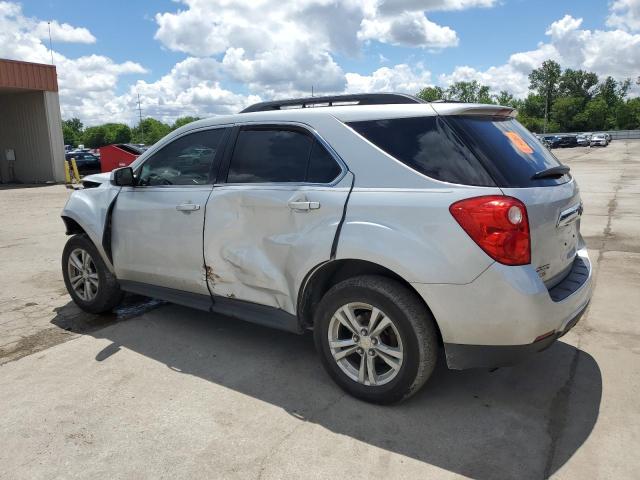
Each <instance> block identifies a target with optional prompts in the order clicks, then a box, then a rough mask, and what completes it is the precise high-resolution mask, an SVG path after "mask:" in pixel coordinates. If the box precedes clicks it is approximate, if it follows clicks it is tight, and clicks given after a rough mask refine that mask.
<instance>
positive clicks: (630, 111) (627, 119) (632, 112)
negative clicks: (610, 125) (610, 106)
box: [616, 97, 640, 130]
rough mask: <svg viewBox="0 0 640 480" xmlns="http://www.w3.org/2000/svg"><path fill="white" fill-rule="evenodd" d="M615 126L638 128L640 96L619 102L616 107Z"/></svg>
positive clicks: (629, 128)
mask: <svg viewBox="0 0 640 480" xmlns="http://www.w3.org/2000/svg"><path fill="white" fill-rule="evenodd" d="M616 128H619V129H622V130H633V129H636V128H640V97H636V98H632V99H629V100H627V101H626V103H621V104H620V105H619V106H618V108H617V109H616Z"/></svg>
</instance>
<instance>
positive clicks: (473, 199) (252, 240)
mask: <svg viewBox="0 0 640 480" xmlns="http://www.w3.org/2000/svg"><path fill="white" fill-rule="evenodd" d="M310 107H316V108H310ZM514 115H515V112H514V111H513V109H511V108H506V107H500V106H494V105H475V104H462V103H424V102H422V101H420V100H418V99H416V98H414V97H410V96H405V95H398V94H375V95H373V94H372V95H351V96H338V97H322V98H318V97H314V98H310V99H296V100H287V101H282V102H267V103H261V104H257V105H253V106H251V107H249V108H247V109H246V110H244V111H243V112H241V113H240V114H237V115H230V116H220V117H215V118H211V119H207V120H201V121H198V122H195V123H191V124H189V125H187V126H185V127H182V128H181V129H179V130H176V131H175V132H173V133H171V134H170V135H168V136H167V137H165V138H164V139H163V140H161V141H160V142H158V143H157V144H156V145H154V146H153V147H151V148H150V149H149V150H147V151H146V152H145V153H144V154H143V155H141V156H140V157H139V158H138V159H137V160H136V161H135V162H134V163H133V164H132V165H131V166H130V167H126V168H121V169H118V170H115V171H113V172H112V173H111V174H110V175H109V174H101V175H94V176H91V177H87V178H86V179H85V188H84V189H83V190H79V191H76V192H74V193H73V194H72V195H71V197H70V199H69V201H68V203H67V205H66V207H65V208H64V211H63V213H62V218H63V220H64V222H65V224H66V228H67V234H69V235H73V236H72V237H71V238H70V239H69V241H68V242H67V245H66V247H65V249H64V252H63V255H62V268H63V273H64V280H65V283H66V285H67V288H68V290H69V293H70V295H71V296H72V298H73V300H74V301H75V302H76V303H77V304H78V305H79V306H80V307H81V308H83V309H84V310H87V311H89V312H106V311H109V310H111V309H112V308H114V306H116V305H117V304H118V302H120V300H121V298H122V294H123V292H134V293H138V294H143V295H148V296H151V297H156V298H160V299H164V300H168V301H171V302H175V303H179V304H182V305H187V306H190V307H195V308H198V309H202V310H206V311H210V312H216V313H220V314H224V315H227V316H230V317H234V318H238V319H242V320H248V321H251V322H255V323H259V324H263V325H267V326H270V327H274V328H279V329H283V330H287V331H290V332H296V333H303V332H304V331H306V330H313V332H314V337H315V343H316V347H317V350H318V352H319V354H320V358H321V360H322V362H323V364H324V366H325V368H326V370H327V372H328V373H329V375H330V376H331V377H332V378H333V379H334V380H335V381H336V382H337V383H338V385H340V387H342V388H343V389H345V390H346V391H348V392H349V393H351V394H353V395H355V396H357V397H359V398H362V399H364V400H367V401H371V402H377V403H391V402H396V401H399V400H402V399H404V398H406V397H408V396H409V395H411V394H412V393H414V392H416V391H417V390H418V389H419V388H420V387H421V386H422V385H423V384H424V383H425V381H426V380H427V379H428V378H429V376H430V375H431V373H432V371H433V369H434V366H435V364H436V360H437V358H438V352H439V351H443V352H444V354H445V356H446V362H447V365H448V366H449V368H453V369H466V368H473V367H482V368H493V367H498V366H504V365H509V364H512V363H513V362H515V361H518V360H520V359H521V358H523V357H525V356H527V355H529V354H531V353H533V352H538V351H540V350H543V349H544V348H546V347H548V346H549V345H550V344H551V343H553V342H554V341H555V340H556V339H557V338H558V337H560V336H561V335H563V334H564V333H566V332H567V331H568V330H569V329H570V328H571V327H572V326H573V325H574V324H575V323H576V322H577V321H578V319H579V317H580V315H581V314H582V312H583V311H584V309H585V307H586V305H587V303H588V302H589V299H590V296H591V272H592V268H591V263H590V261H589V258H588V256H587V250H586V248H585V244H584V242H583V239H582V237H581V236H580V217H581V214H582V204H581V201H580V195H579V190H578V186H577V184H576V182H575V180H574V179H573V178H572V177H571V176H570V175H569V168H568V167H566V166H564V165H561V164H560V163H559V162H558V161H557V159H556V158H555V157H554V156H553V155H552V154H551V153H550V152H549V151H548V150H547V149H546V148H544V147H543V146H542V145H541V144H540V142H539V141H538V140H537V139H536V138H535V137H534V136H533V135H532V134H531V133H530V132H529V131H527V130H526V129H525V128H524V127H522V126H521V125H520V124H519V123H518V122H517V121H516V120H515V119H514ZM168 340H169V339H168Z"/></svg>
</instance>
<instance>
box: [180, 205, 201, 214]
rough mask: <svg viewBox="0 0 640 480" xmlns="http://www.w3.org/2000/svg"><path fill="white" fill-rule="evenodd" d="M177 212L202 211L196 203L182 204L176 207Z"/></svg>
mask: <svg viewBox="0 0 640 480" xmlns="http://www.w3.org/2000/svg"><path fill="white" fill-rule="evenodd" d="M176 210H178V211H179V212H193V211H195V210H200V205H198V204H196V203H181V204H180V205H176Z"/></svg>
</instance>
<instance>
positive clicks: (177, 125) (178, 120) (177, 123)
mask: <svg viewBox="0 0 640 480" xmlns="http://www.w3.org/2000/svg"><path fill="white" fill-rule="evenodd" d="M197 120H200V117H178V118H176V121H175V122H173V125H171V130H175V129H177V128H180V127H183V126H185V125H187V124H188V123H191V122H195V121H197Z"/></svg>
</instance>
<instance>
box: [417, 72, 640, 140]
mask: <svg viewBox="0 0 640 480" xmlns="http://www.w3.org/2000/svg"><path fill="white" fill-rule="evenodd" d="M636 83H638V84H640V77H638V80H637V81H636ZM630 86H631V80H630V79H626V80H622V81H618V80H615V79H614V78H613V77H610V76H609V77H606V78H605V79H603V80H601V79H600V78H598V75H596V74H595V73H593V72H588V71H585V70H573V69H570V68H567V69H564V70H563V69H562V67H561V66H560V64H558V63H557V62H555V61H553V60H546V61H545V62H543V63H542V65H541V66H540V68H537V69H535V70H533V71H532V72H531V73H530V74H529V94H528V95H527V97H526V98H524V99H519V98H515V97H514V96H513V95H511V94H510V93H509V92H507V91H506V90H503V91H501V92H500V93H499V94H498V95H492V94H491V93H490V90H489V87H488V86H486V85H482V84H480V83H478V82H477V81H476V80H473V81H471V82H456V83H454V84H452V85H451V86H450V87H449V88H446V89H444V88H441V87H426V88H423V89H422V90H421V91H420V92H418V94H417V96H418V97H420V98H422V99H424V100H426V101H429V102H431V101H435V100H457V101H461V102H473V103H492V104H498V105H505V106H509V107H513V108H516V109H517V110H518V117H517V118H518V120H519V121H520V123H522V124H523V125H524V126H525V127H527V128H528V129H529V130H531V131H532V132H536V133H542V132H577V131H599V130H633V129H637V128H640V98H627V94H628V92H629V88H630Z"/></svg>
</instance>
